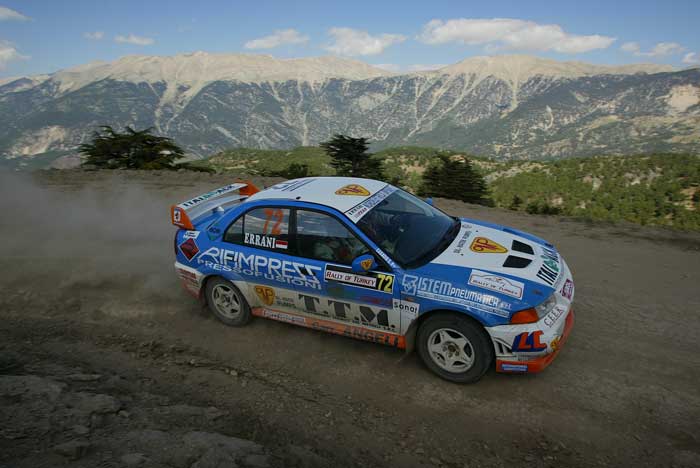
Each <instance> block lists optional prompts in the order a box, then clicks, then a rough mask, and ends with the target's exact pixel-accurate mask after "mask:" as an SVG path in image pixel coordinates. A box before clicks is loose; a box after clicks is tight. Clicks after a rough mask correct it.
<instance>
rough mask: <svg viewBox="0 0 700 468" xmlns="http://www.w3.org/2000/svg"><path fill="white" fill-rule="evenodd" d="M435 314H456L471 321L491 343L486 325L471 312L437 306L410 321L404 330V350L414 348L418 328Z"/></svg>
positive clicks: (410, 350)
mask: <svg viewBox="0 0 700 468" xmlns="http://www.w3.org/2000/svg"><path fill="white" fill-rule="evenodd" d="M436 315H458V316H460V317H464V318H467V319H469V320H470V321H472V322H473V323H474V324H475V325H477V326H478V327H479V329H480V330H481V331H482V332H483V333H484V336H486V337H487V338H488V339H489V341H490V342H491V344H492V345H493V339H492V338H491V335H490V334H489V332H488V331H486V326H485V325H484V323H483V322H482V321H481V320H479V319H478V318H477V317H475V316H474V315H473V314H471V313H469V312H467V311H464V310H456V309H449V308H438V309H432V310H429V311H427V312H424V313H422V314H420V315H419V316H418V317H417V318H416V319H415V320H414V321H413V322H411V325H410V326H409V327H408V330H407V331H406V335H405V339H406V352H407V353H410V352H412V351H413V349H414V348H415V344H416V335H417V334H418V329H419V328H420V326H421V325H422V324H423V323H424V322H425V321H426V320H427V319H428V318H429V317H435V316H436Z"/></svg>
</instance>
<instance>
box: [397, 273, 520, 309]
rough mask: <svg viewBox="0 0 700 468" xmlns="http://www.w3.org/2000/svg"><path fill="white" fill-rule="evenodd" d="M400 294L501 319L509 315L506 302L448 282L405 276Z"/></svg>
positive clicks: (508, 305) (508, 307)
mask: <svg viewBox="0 0 700 468" xmlns="http://www.w3.org/2000/svg"><path fill="white" fill-rule="evenodd" d="M401 292H402V293H403V294H406V295H412V296H419V297H424V298H427V299H433V300H436V301H442V302H449V303H451V304H460V305H463V306H466V307H472V308H475V309H479V310H481V311H483V312H486V313H489V314H494V315H498V316H501V317H508V316H509V315H510V312H509V311H510V304H509V303H508V302H505V301H502V300H501V299H499V298H498V297H496V296H493V295H491V294H484V293H482V292H479V291H474V290H471V289H465V288H461V287H458V286H455V285H453V284H452V283H451V282H449V281H441V280H435V279H432V278H424V277H417V276H413V275H405V276H404V277H403V282H402V284H401Z"/></svg>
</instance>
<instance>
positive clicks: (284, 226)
mask: <svg viewBox="0 0 700 468" xmlns="http://www.w3.org/2000/svg"><path fill="white" fill-rule="evenodd" d="M224 241H226V242H233V243H236V244H243V245H248V246H251V247H256V248H261V249H269V250H282V251H284V250H287V249H288V248H289V209H286V208H272V207H268V208H256V209H254V210H250V211H249V212H247V213H246V214H245V215H243V216H242V217H240V218H238V220H236V222H235V223H233V224H232V225H231V226H229V228H228V229H227V230H226V233H225V234H224Z"/></svg>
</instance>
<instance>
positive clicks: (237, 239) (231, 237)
mask: <svg viewBox="0 0 700 468" xmlns="http://www.w3.org/2000/svg"><path fill="white" fill-rule="evenodd" d="M243 218H244V217H243V216H240V217H239V218H238V219H237V220H236V222H235V223H233V224H232V225H230V226H229V227H228V229H226V232H225V233H224V242H232V243H234V244H242V243H243Z"/></svg>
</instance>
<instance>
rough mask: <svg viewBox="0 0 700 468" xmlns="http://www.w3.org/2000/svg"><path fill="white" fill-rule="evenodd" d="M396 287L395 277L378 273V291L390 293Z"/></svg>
mask: <svg viewBox="0 0 700 468" xmlns="http://www.w3.org/2000/svg"><path fill="white" fill-rule="evenodd" d="M393 287H394V275H385V274H383V273H377V289H379V290H380V291H384V292H388V293H390V292H391V291H392V289H393Z"/></svg>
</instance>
